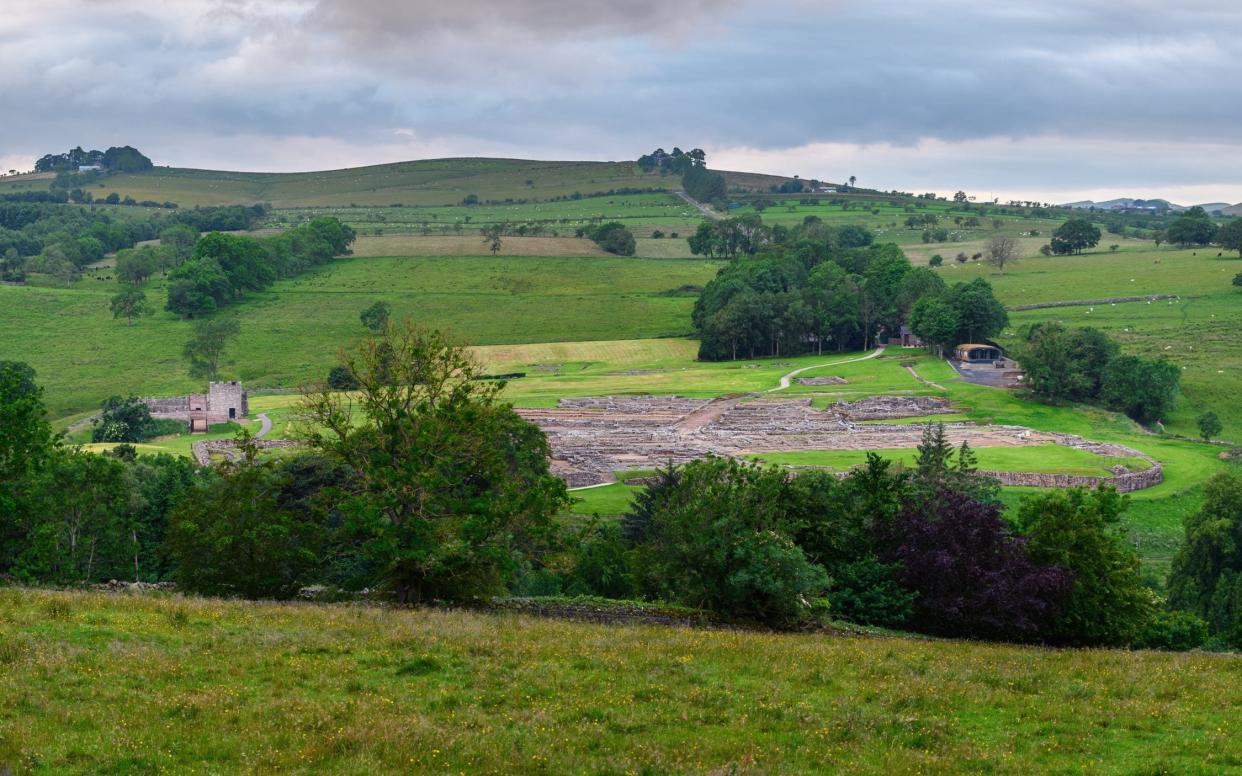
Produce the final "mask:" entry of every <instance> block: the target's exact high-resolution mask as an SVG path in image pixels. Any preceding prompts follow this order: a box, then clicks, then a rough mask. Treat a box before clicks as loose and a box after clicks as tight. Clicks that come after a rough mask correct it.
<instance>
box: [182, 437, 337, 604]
mask: <svg viewBox="0 0 1242 776" xmlns="http://www.w3.org/2000/svg"><path fill="white" fill-rule="evenodd" d="M241 450H242V457H241V460H239V461H236V462H232V461H230V462H226V463H224V464H222V465H221V466H220V467H219V475H220V476H218V477H215V478H212V479H210V480H207V481H205V482H202V483H200V484H198V485H196V486H195V487H194V488H193V490H191V492H190V493H189V494H187V497H185V498H183V499H182V500H181V503H180V506H179V508H178V509H177V510H176V511H175V512H174V513H173V515H172V518H171V520H170V523H169V531H168V539H167V542H166V550H167V552H168V555H169V558H170V560H171V561H172V564H173V576H174V578H175V579H176V581H177V584H178V585H179V586H180V587H182V588H183V589H185V590H189V591H192V592H196V593H202V594H205V595H223V596H241V597H244V598H289V597H291V596H292V595H293V594H294V593H296V592H297V590H298V588H299V587H300V586H302V585H305V584H307V583H308V582H310V581H311V580H312V577H313V575H314V573H315V571H316V570H317V569H318V566H319V558H320V555H321V552H322V546H323V537H324V531H323V529H322V528H321V526H319V525H318V524H316V523H315V522H314V521H313V520H311V519H309V517H310V515H309V514H308V512H307V511H306V510H293V509H288V508H287V507H286V505H285V504H282V502H281V496H282V493H283V490H284V488H285V486H286V484H287V478H285V477H283V476H282V475H281V472H280V470H279V469H278V468H277V466H276V465H275V464H273V463H271V462H260V461H258V460H257V452H258V450H257V448H255V446H254V445H253V444H252V443H250V441H249V440H248V439H245V438H243V440H242V444H241Z"/></svg>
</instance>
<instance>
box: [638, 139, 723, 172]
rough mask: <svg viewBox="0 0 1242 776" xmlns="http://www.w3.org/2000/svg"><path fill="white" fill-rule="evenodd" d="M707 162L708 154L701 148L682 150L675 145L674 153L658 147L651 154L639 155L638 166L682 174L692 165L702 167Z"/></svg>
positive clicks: (648, 169) (644, 168)
mask: <svg viewBox="0 0 1242 776" xmlns="http://www.w3.org/2000/svg"><path fill="white" fill-rule="evenodd" d="M706 163H707V154H706V153H704V152H703V149H701V148H693V149H691V150H689V151H682V150H681V149H680V148H678V147H676V146H673V151H672V153H669V152H667V151H665V150H664V149H663V148H657V149H656V150H654V151H652V152H651V153H649V154H643V155H642V156H640V157H638V166H639V167H640V168H642V169H643V170H647V171H650V170H659V171H660V173H661V174H665V173H669V174H672V175H682V174H684V173H685V172H686V171H687V170H689V169H690V168H691V167H702V166H703V165H705V164H706Z"/></svg>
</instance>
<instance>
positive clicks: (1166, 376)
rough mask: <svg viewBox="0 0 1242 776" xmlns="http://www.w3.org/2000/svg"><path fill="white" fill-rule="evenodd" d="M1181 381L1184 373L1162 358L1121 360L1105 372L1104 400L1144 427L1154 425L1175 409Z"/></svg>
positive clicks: (1111, 364)
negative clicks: (1145, 424) (1143, 424)
mask: <svg viewBox="0 0 1242 776" xmlns="http://www.w3.org/2000/svg"><path fill="white" fill-rule="evenodd" d="M1181 377H1182V372H1181V370H1180V369H1178V368H1177V366H1176V365H1174V364H1171V363H1169V362H1168V361H1166V360H1164V359H1162V358H1155V359H1152V358H1141V357H1139V356H1118V357H1116V358H1114V359H1113V360H1112V361H1110V362H1109V363H1108V366H1107V367H1106V368H1105V370H1104V377H1103V382H1102V384H1101V386H1100V397H1101V398H1102V399H1103V400H1104V403H1105V404H1107V405H1108V406H1109V407H1112V408H1113V409H1115V410H1119V411H1121V412H1124V413H1125V414H1127V415H1129V416H1130V417H1132V418H1134V419H1135V420H1137V421H1139V422H1140V423H1154V422H1156V421H1158V420H1160V419H1162V418H1164V417H1165V416H1166V415H1167V414H1168V413H1169V412H1170V411H1171V410H1172V409H1173V404H1174V402H1175V401H1176V399H1177V392H1178V389H1179V386H1180V384H1181Z"/></svg>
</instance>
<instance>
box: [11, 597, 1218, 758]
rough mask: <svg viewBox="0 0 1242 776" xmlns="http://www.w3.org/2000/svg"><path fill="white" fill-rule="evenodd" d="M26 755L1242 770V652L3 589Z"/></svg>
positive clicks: (16, 724)
mask: <svg viewBox="0 0 1242 776" xmlns="http://www.w3.org/2000/svg"><path fill="white" fill-rule="evenodd" d="M0 696H2V697H3V698H4V699H5V702H4V704H2V705H0V768H3V767H7V768H9V769H12V770H13V772H14V773H17V774H24V773H58V774H100V773H108V774H137V773H175V774H233V773H238V774H240V773H304V774H327V773H332V774H372V773H381V772H382V773H453V774H456V773H468V774H512V773H535V774H538V773H547V774H562V773H583V774H626V773H652V774H657V773H658V774H683V773H684V774H703V773H739V774H771V773H782V774H786V773H788V774H801V773H806V774H819V773H885V774H891V773H994V774H1029V773H1070V772H1073V773H1092V774H1156V773H1176V774H1219V773H1225V772H1229V771H1232V770H1235V769H1238V768H1242V737H1240V736H1239V735H1238V733H1239V730H1238V724H1239V723H1238V717H1237V714H1236V713H1235V709H1236V708H1237V707H1238V706H1239V704H1242V659H1240V658H1238V657H1236V656H1227V655H1209V654H1169V653H1155V652H1122V651H1107V650H1068V651H1055V650H1047V649H1038V648H1023V647H1016V646H1005V645H987V644H975V643H967V642H946V641H936V640H924V639H910V638H895V637H869V636H845V635H833V634H808V635H782V634H766V633H751V632H734V631H720V630H699V629H685V628H667V627H655V626H602V625H588V624H579V623H570V622H563V621H553V620H538V619H531V618H527V617H521V616H515V615H488V614H476V613H469V612H462V611H409V610H385V609H380V608H369V607H361V606H348V605H314V604H303V605H294V604H286V605H280V604H267V603H241V602H224V601H212V600H200V599H183V598H178V597H153V596H152V597H146V596H125V595H119V596H118V595H114V594H103V593H80V592H78V593H75V592H40V591H31V590H18V589H7V590H0Z"/></svg>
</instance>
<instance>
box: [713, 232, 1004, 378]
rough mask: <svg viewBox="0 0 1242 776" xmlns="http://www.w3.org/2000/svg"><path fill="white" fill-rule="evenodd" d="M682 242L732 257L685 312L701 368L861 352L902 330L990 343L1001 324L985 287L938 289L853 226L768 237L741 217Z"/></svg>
mask: <svg viewBox="0 0 1242 776" xmlns="http://www.w3.org/2000/svg"><path fill="white" fill-rule="evenodd" d="M730 222H733V223H730ZM858 232H862V235H860V234H858ZM722 235H728V236H729V239H730V240H731V241H725V239H724V237H723V236H722ZM863 235H865V238H864V236H863ZM691 240H692V246H693V245H695V240H703V241H704V242H702V243H699V246H700V248H702V247H703V246H704V245H710V244H716V245H719V246H720V247H717V248H714V249H712V250H713V251H720V253H719V254H717V255H729V251H738V252H740V253H741V256H740V258H738V259H737V260H736V261H734V262H732V263H730V264H729V265H727V266H726V267H724V268H723V269H721V270H720V272H719V273H718V274H717V276H716V277H715V279H713V280H712V281H711V282H710V283H708V284H707V286H706V288H704V290H703V293H702V294H701V295H700V297H699V299H698V300H697V302H696V303H695V307H694V314H693V321H694V325H695V329H696V331H697V332H698V335H699V338H700V346H699V358H702V359H705V360H713V361H716V360H725V359H736V358H739V357H741V358H753V357H755V356H761V355H773V356H777V355H793V354H797V353H806V352H816V353H820V352H823V350H824V348H825V346H827V347H828V348H831V349H835V350H838V351H842V350H847V349H854V348H868V347H871V346H873V345H874V344H875V343H876V342H877V341H880V340H881V338H882V337H883V336H885V335H888V336H892V335H895V334H896V333H897V332H898V331H899V330H900V328H901V326H902V324H903V323H905V322H907V321H909V322H910V323H911V325H912V327H913V328H914V330H915V332H916V333H917V334H919V335H920V336H923V337H924V338H925V339H926V341H927V342H929V343H931V344H933V345H939V346H951V345H953V344H956V343H959V342H974V341H979V340H981V339H986V338H988V337H991V336H994V335H995V334H997V333H998V332H1000V330H1001V329H1003V328H1004V326H1005V325H1006V324H1007V323H1008V320H1009V318H1008V314H1007V313H1006V312H1005V308H1004V307H1003V306H1002V305H1001V304H1000V302H999V301H997V300H996V297H995V296H994V295H993V293H992V288H991V286H990V285H989V284H988V282H987V281H986V280H983V279H982V278H977V279H975V280H973V281H971V282H970V283H958V284H956V285H954V286H953V287H951V288H950V287H947V286H946V285H945V283H944V281H943V280H941V279H940V277H939V275H937V274H936V273H935V272H934V271H932V270H930V269H928V268H925V267H920V268H913V267H911V266H910V263H909V261H907V260H906V257H905V255H904V254H903V253H902V252H901V249H900V248H898V247H897V246H895V245H891V244H885V245H874V244H870V235H869V234H866V232H865V230H859V229H857V228H856V227H850V226H847V227H842V228H840V229H833V228H828V227H824V226H823V225H822V224H820V223H818V222H817V221H809V222H806V223H804V224H802V225H800V226H799V227H797V228H795V229H793V230H788V231H780V232H778V231H777V230H775V229H772V230H769V229H767V228H766V227H764V226H763V225H762V223H760V222H759V220H758V218H757V217H755V216H746V217H743V218H740V219H736V220H734V219H730V220H729V221H724V222H716V223H715V224H704V225H702V226H701V227H700V229H699V233H696V235H695V237H693V238H691ZM750 253H754V254H755V255H754V256H753V257H752V256H748V255H747V254H750Z"/></svg>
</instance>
